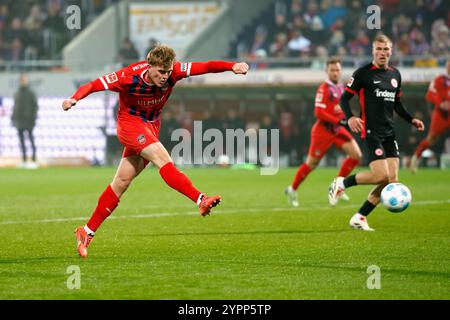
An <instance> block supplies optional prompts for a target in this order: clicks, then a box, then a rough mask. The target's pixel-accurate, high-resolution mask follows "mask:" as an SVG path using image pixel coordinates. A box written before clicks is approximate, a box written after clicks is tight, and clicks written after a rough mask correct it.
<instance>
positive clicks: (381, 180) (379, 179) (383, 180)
mask: <svg viewBox="0 0 450 320" xmlns="http://www.w3.org/2000/svg"><path fill="white" fill-rule="evenodd" d="M374 183H375V184H378V185H380V184H388V183H389V175H388V174H387V173H385V172H382V173H376V174H375V175H374Z"/></svg>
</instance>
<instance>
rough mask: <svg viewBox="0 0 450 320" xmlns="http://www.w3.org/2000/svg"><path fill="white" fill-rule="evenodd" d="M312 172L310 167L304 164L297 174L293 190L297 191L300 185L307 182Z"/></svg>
mask: <svg viewBox="0 0 450 320" xmlns="http://www.w3.org/2000/svg"><path fill="white" fill-rule="evenodd" d="M311 171H312V169H311V168H310V167H308V165H307V164H306V163H304V164H302V165H301V166H300V168H298V170H297V173H296V174H295V178H294V181H293V182H292V185H291V186H292V189H294V190H297V188H298V186H299V185H300V183H302V181H303V180H305V178H306V176H307V175H308V174H309V173H310V172H311Z"/></svg>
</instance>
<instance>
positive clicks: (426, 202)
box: [0, 199, 450, 225]
mask: <svg viewBox="0 0 450 320" xmlns="http://www.w3.org/2000/svg"><path fill="white" fill-rule="evenodd" d="M442 203H450V199H447V200H424V201H416V202H414V206H424V205H429V204H442ZM355 207H358V205H356V204H355V205H340V206H339V207H338V208H340V209H348V208H355ZM331 208H332V207H330V206H308V207H304V208H303V207H300V208H292V207H285V208H271V209H267V208H265V207H260V208H240V209H230V210H221V211H219V212H217V214H234V213H243V212H245V213H249V212H250V213H257V212H260V211H265V212H267V211H269V212H280V211H310V210H328V209H331ZM198 214H199V213H198V211H183V212H156V213H148V214H131V215H124V216H114V215H112V216H110V217H108V220H114V219H130V218H131V219H146V218H162V217H174V216H185V215H198ZM89 218H90V217H73V218H55V219H41V220H19V221H0V225H11V224H34V223H52V222H68V221H80V220H84V221H86V220H88V219H89Z"/></svg>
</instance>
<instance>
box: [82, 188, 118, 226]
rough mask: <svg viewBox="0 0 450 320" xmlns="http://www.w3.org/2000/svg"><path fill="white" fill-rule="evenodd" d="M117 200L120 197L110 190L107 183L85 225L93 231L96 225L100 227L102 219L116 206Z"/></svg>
mask: <svg viewBox="0 0 450 320" xmlns="http://www.w3.org/2000/svg"><path fill="white" fill-rule="evenodd" d="M119 201H120V199H119V198H118V197H117V195H116V194H115V193H114V191H113V190H112V188H111V185H108V187H107V188H106V189H105V191H103V193H102V195H101V196H100V198H99V199H98V204H97V207H96V208H95V211H94V213H93V214H92V216H91V219H90V220H89V222H88V223H87V227H88V228H89V229H91V230H92V231H94V232H95V231H97V229H98V227H100V225H101V224H102V223H103V221H104V220H105V219H106V218H108V216H109V215H110V214H111V213H112V212H113V210H114V209H115V208H116V207H117V205H118V204H119Z"/></svg>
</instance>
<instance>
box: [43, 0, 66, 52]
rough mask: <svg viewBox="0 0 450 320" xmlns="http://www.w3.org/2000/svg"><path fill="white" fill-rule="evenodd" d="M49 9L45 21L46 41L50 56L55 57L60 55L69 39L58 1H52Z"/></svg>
mask: <svg viewBox="0 0 450 320" xmlns="http://www.w3.org/2000/svg"><path fill="white" fill-rule="evenodd" d="M47 10H48V13H47V18H46V19H45V21H44V23H43V27H44V39H45V40H44V41H45V42H46V43H47V45H46V47H47V50H46V51H47V54H48V55H49V57H48V58H50V59H55V58H59V57H60V55H61V49H62V48H63V46H64V44H65V43H66V41H67V38H66V30H67V29H66V26H65V24H64V19H63V17H62V16H61V14H60V11H61V7H60V5H59V3H58V2H54V1H52V2H50V3H49V5H48V9H47Z"/></svg>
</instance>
